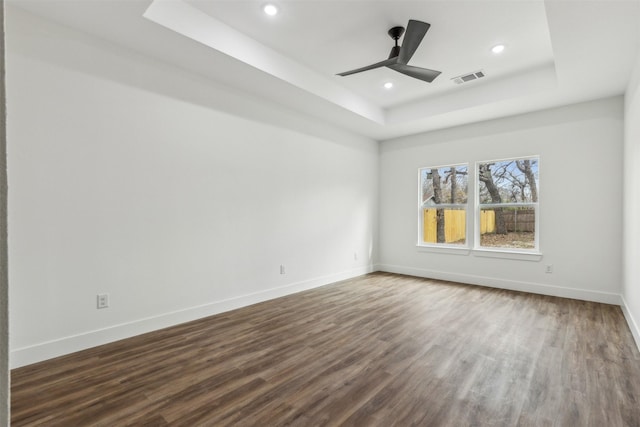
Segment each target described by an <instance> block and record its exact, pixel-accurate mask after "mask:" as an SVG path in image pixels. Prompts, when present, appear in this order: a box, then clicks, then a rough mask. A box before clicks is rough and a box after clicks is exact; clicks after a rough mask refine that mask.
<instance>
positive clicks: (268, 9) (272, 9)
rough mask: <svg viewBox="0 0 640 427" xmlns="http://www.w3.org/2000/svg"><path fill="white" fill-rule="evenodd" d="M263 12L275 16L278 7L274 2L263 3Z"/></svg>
mask: <svg viewBox="0 0 640 427" xmlns="http://www.w3.org/2000/svg"><path fill="white" fill-rule="evenodd" d="M262 10H263V12H264V13H266V14H267V15H269V16H276V15H277V14H278V8H277V7H276V5H274V4H271V3H269V4H265V5H264V7H263V8H262Z"/></svg>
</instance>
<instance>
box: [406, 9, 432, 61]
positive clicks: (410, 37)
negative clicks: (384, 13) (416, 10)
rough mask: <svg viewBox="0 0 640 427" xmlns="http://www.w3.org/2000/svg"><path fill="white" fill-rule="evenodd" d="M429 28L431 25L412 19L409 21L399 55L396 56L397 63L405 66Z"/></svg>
mask: <svg viewBox="0 0 640 427" xmlns="http://www.w3.org/2000/svg"><path fill="white" fill-rule="evenodd" d="M429 27H431V24H427V23H426V22H422V21H416V20H413V19H410V20H409V24H408V25H407V31H406V32H405V33H404V39H403V40H402V46H401V47H400V54H399V55H398V63H400V64H406V63H408V62H409V60H410V59H411V57H412V56H413V54H414V53H416V50H417V49H418V46H420V42H422V39H423V38H424V36H425V34H427V31H428V30H429Z"/></svg>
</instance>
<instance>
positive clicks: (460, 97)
mask: <svg viewBox="0 0 640 427" xmlns="http://www.w3.org/2000/svg"><path fill="white" fill-rule="evenodd" d="M8 3H11V4H12V5H15V6H18V7H20V8H23V9H26V10H28V11H30V12H32V13H35V14H38V15H41V16H44V17H45V18H48V19H51V20H53V21H56V22H60V23H63V24H65V25H68V26H70V27H74V28H77V29H79V30H81V31H83V32H87V33H90V34H93V35H95V36H98V37H100V38H103V39H106V40H108V41H110V42H114V43H117V44H120V45H124V46H125V47H128V48H130V49H133V50H135V51H138V52H141V53H143V54H146V55H149V56H152V57H154V58H157V59H161V60H163V61H167V62H169V63H173V64H176V65H178V66H180V67H182V68H185V69H188V70H190V71H193V72H195V73H198V74H200V75H203V76H206V77H208V78H210V79H212V80H214V81H217V82H219V83H223V84H225V85H228V86H231V87H233V88H236V89H238V90H241V91H246V92H249V93H251V94H253V95H255V96H258V97H261V98H264V99H267V100H269V101H271V102H274V103H276V104H279V105H282V106H284V107H287V108H290V109H293V110H296V111H299V112H302V113H305V114H307V115H310V116H312V117H314V118H316V119H318V120H324V121H327V122H329V123H332V124H335V125H337V126H340V127H344V128H347V129H350V130H352V131H355V132H358V133H360V134H363V135H366V136H369V137H372V138H375V139H388V138H393V137H398V136H402V135H406V134H411V133H416V132H421V131H428V130H433V129H439V128H444V127H448V126H454V125H459V124H463V123H470V122H474V121H479V120H486V119H491V118H496V117H501V116H506V115H511V114H518V113H523V112H528V111H534V110H538V109H542V108H549V107H553V106H559V105H564V104H569V103H574V102H580V101H585V100H590V99H596V98H600V97H605V96H612V95H618V94H621V93H623V92H624V89H625V87H626V84H627V82H628V79H629V76H630V73H631V70H632V67H633V65H634V63H635V59H636V56H637V54H638V52H639V45H640V43H639V42H640V31H639V28H640V1H637V0H627V1H612V0H603V1H594V0H585V1H581V0H573V1H571V0H546V1H542V0H502V1H487V0H469V1H457V0H453V1H452V0H447V1H375V0H370V1H364V0H342V1H339V0H315V1H314V0H297V1H291V0H289V1H284V0H275V1H273V3H274V4H276V5H277V6H278V7H279V9H280V13H279V14H278V15H277V16H275V17H268V16H266V15H265V14H264V13H263V12H262V6H263V5H264V4H265V2H264V1H262V0H259V1H253V0H246V1H239V0H235V1H206V0H155V1H152V0H127V1H124V0H123V1H114V0H82V1H80V0H59V1H58V0H20V1H17V0H11V1H9V2H8ZM409 19H417V20H421V21H425V22H428V23H430V24H431V28H430V29H429V31H428V33H427V35H426V37H425V38H424V40H423V42H422V44H421V45H420V47H419V49H418V50H417V52H416V53H415V55H414V57H413V58H412V59H411V61H410V64H411V65H415V66H420V67H425V68H431V69H436V70H440V71H442V74H441V75H440V76H439V77H438V78H437V79H436V80H435V81H434V82H433V83H431V84H429V83H425V82H422V81H420V80H416V79H412V78H410V77H407V76H404V75H402V74H399V73H397V72H395V71H393V70H390V69H387V68H380V69H376V70H371V71H367V72H364V73H360V74H355V75H351V76H347V77H340V76H336V73H338V72H342V71H346V70H350V69H353V68H358V67H361V66H365V65H369V64H371V63H374V62H378V61H380V60H383V59H386V58H387V56H388V54H389V50H390V49H391V47H392V46H393V40H392V39H391V38H390V37H389V36H388V35H387V31H388V29H389V28H391V27H393V26H396V25H402V26H406V24H407V21H408V20H409ZM498 43H503V44H505V45H506V49H505V51H504V52H503V53H502V54H500V55H494V54H493V53H492V52H491V50H490V49H491V47H492V46H494V45H495V44H498ZM479 70H482V71H483V72H484V73H485V74H486V77H484V78H483V79H479V80H475V81H471V82H468V83H463V84H460V85H458V84H455V83H454V82H453V81H452V79H453V78H454V77H456V76H459V75H461V74H466V73H470V72H475V71H479ZM387 81H391V82H393V83H394V87H393V89H391V90H386V89H384V88H383V86H382V85H383V83H385V82H387Z"/></svg>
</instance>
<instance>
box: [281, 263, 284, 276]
mask: <svg viewBox="0 0 640 427" xmlns="http://www.w3.org/2000/svg"><path fill="white" fill-rule="evenodd" d="M284 273H285V270H284V265H283V264H281V265H280V274H284Z"/></svg>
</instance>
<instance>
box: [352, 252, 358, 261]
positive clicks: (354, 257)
mask: <svg viewBox="0 0 640 427" xmlns="http://www.w3.org/2000/svg"><path fill="white" fill-rule="evenodd" d="M353 260H354V261H357V260H358V252H354V253H353Z"/></svg>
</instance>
